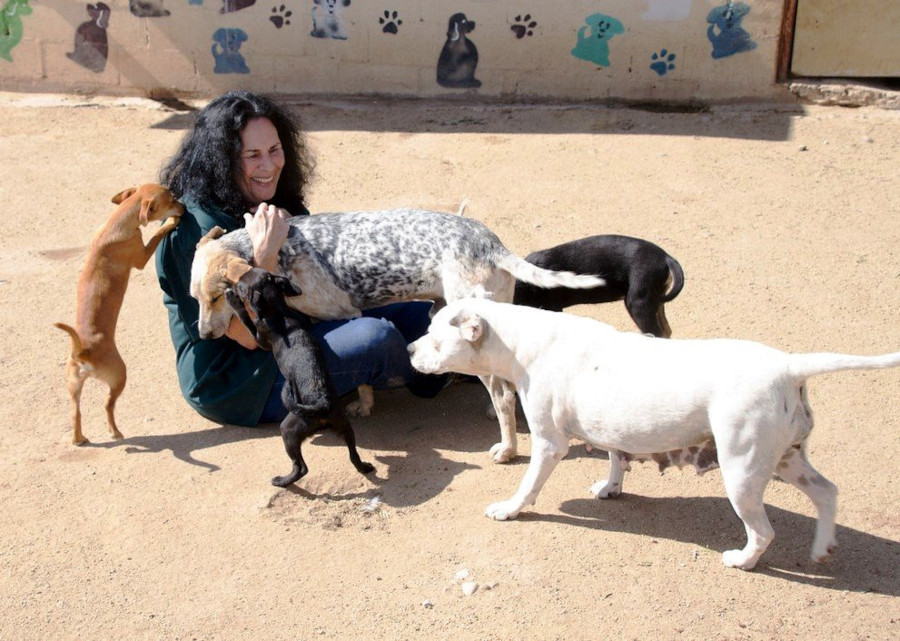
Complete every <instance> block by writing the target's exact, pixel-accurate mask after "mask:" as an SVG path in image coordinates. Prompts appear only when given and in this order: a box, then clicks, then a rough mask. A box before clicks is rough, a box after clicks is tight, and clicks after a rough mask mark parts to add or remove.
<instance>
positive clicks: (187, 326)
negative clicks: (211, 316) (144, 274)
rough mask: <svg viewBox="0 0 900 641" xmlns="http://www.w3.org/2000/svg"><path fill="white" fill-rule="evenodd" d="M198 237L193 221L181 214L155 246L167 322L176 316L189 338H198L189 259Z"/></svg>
mask: <svg viewBox="0 0 900 641" xmlns="http://www.w3.org/2000/svg"><path fill="white" fill-rule="evenodd" d="M199 238H200V228H199V226H198V225H197V221H196V220H195V219H194V217H192V216H185V217H184V218H183V219H182V222H181V224H179V225H178V227H176V228H175V229H174V230H173V231H172V232H171V233H170V234H169V235H168V236H166V237H165V238H164V239H163V240H162V242H161V243H160V244H159V247H158V248H157V250H156V274H157V278H158V279H159V286H160V288H161V289H162V290H163V293H164V294H165V296H164V300H163V302H164V303H165V305H166V308H167V309H168V310H169V314H170V318H169V320H170V323H174V322H176V318H177V319H178V320H179V321H180V324H181V325H182V329H183V330H184V331H186V332H187V333H188V335H189V336H190V338H191V340H192V341H197V340H200V334H199V332H198V329H197V324H198V320H199V318H200V305H199V303H198V302H197V300H196V299H195V298H194V297H193V296H191V294H190V287H191V263H192V262H193V260H194V252H195V250H196V246H197V242H198V240H199ZM173 315H174V316H175V318H173Z"/></svg>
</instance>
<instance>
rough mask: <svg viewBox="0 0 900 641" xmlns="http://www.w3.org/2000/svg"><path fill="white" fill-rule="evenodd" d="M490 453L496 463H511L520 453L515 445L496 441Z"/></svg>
mask: <svg viewBox="0 0 900 641" xmlns="http://www.w3.org/2000/svg"><path fill="white" fill-rule="evenodd" d="M490 453H491V458H492V459H493V460H494V463H509V462H510V461H511V460H513V459H514V458H516V454H518V452H516V448H515V447H514V446H509V445H507V444H506V443H496V444H495V445H494V446H493V447H492V448H491V451H490Z"/></svg>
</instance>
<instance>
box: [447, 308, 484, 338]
mask: <svg viewBox="0 0 900 641" xmlns="http://www.w3.org/2000/svg"><path fill="white" fill-rule="evenodd" d="M450 325H451V327H458V328H459V333H460V335H461V336H462V337H463V338H464V339H465V340H467V341H469V342H470V343H473V344H474V343H477V342H478V341H480V340H481V338H482V337H483V336H484V329H485V323H484V319H483V318H481V317H480V316H476V315H475V314H471V313H469V312H461V313H460V314H458V315H457V316H456V317H455V318H453V319H452V320H451V321H450Z"/></svg>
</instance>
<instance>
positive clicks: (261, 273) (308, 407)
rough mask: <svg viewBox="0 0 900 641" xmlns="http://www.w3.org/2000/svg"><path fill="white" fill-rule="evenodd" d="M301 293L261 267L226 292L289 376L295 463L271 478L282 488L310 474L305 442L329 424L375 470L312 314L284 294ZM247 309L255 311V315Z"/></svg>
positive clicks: (287, 445)
mask: <svg viewBox="0 0 900 641" xmlns="http://www.w3.org/2000/svg"><path fill="white" fill-rule="evenodd" d="M299 295H300V290H299V289H298V288H297V287H296V286H295V285H294V284H293V283H292V282H291V281H290V280H288V279H287V278H284V277H282V276H276V275H274V274H272V273H270V272H267V271H265V270H264V269H259V268H252V269H250V270H249V271H248V272H246V273H245V274H244V275H243V276H242V277H241V279H240V280H239V281H238V282H237V284H236V285H235V286H234V289H229V290H227V291H226V292H225V296H226V300H227V301H228V304H229V305H231V306H232V307H233V308H234V311H235V313H236V314H237V315H238V318H240V319H241V321H242V322H243V323H244V325H246V327H247V329H248V330H249V331H250V333H251V334H252V335H253V337H254V338H255V339H256V342H257V343H259V346H260V347H262V348H263V349H268V350H271V351H272V352H273V354H274V355H275V361H276V362H277V363H278V368H279V369H280V370H281V373H282V374H283V375H284V378H285V384H284V389H283V391H282V393H281V402H282V403H284V406H285V407H286V408H287V409H288V415H287V416H286V417H285V419H284V420H283V421H282V422H281V438H282V439H283V440H284V449H285V451H286V452H287V454H288V456H289V457H291V461H293V463H294V467H293V469H291V472H290V474H287V475H285V476H276V477H274V478H273V479H272V485H277V486H278V487H286V486H288V485H290V484H291V483H293V482H295V481H297V480H299V479H300V478H302V477H303V476H305V475H306V473H307V472H308V471H309V468H308V467H307V466H306V462H305V461H304V460H303V454H302V453H301V451H300V446H301V445H302V444H303V441H304V440H306V439H307V438H308V437H310V436H312V435H313V434H315V433H316V432H322V431H324V430H326V429H328V428H331V429H332V430H334V431H335V432H337V433H338V434H340V435H341V436H343V437H344V441H346V443H347V449H349V450H350V461H351V462H352V463H353V465H354V466H355V467H356V469H357V470H359V471H360V472H361V473H363V474H368V473H369V472H373V471H374V470H375V467H374V466H373V465H371V464H370V463H365V462H363V461H362V460H360V458H359V453H358V452H357V451H356V436H355V435H354V433H353V427H352V426H351V425H350V421H349V420H348V419H347V415H346V414H345V413H344V411H343V409H342V408H341V407H340V404H339V403H338V396H337V392H336V391H335V389H334V385H333V384H332V382H331V378H330V377H329V376H328V372H326V371H325V360H324V358H323V356H322V352H321V350H320V349H319V346H318V345H316V343H315V341H313V339H312V336H311V335H310V333H309V330H310V327H311V326H312V322H311V321H310V319H309V316H307V315H306V314H304V313H302V312H300V311H297V310H296V309H294V308H292V307H288V305H287V304H286V303H285V300H284V297H285V296H299ZM245 304H246V307H245ZM247 308H249V309H250V310H251V311H252V312H253V313H254V314H255V315H256V319H255V320H254V319H252V318H251V317H250V314H249V313H248V312H247Z"/></svg>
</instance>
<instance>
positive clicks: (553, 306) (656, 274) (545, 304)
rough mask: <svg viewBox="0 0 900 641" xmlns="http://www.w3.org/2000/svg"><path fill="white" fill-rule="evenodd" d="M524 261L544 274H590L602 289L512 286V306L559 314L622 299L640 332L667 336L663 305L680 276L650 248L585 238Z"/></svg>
mask: <svg viewBox="0 0 900 641" xmlns="http://www.w3.org/2000/svg"><path fill="white" fill-rule="evenodd" d="M525 260H527V261H528V262H529V263H532V264H533V265H537V266H538V267H543V268H544V269H551V270H562V271H569V272H575V273H576V274H596V275H598V276H600V277H602V278H603V279H604V280H605V281H606V285H604V286H603V287H594V288H593V289H571V288H569V287H554V288H552V289H544V288H541V287H535V286H534V285H530V284H529V283H523V282H522V281H516V290H515V294H514V295H513V303H515V304H517V305H528V306H529V307H538V308H540V309H548V310H550V311H554V312H560V311H562V310H563V309H564V308H566V307H569V306H571V305H583V304H593V303H609V302H612V301H615V300H622V299H623V298H624V299H625V307H626V308H627V309H628V313H629V314H630V315H631V318H632V319H633V320H634V322H635V324H636V325H637V326H638V328H639V329H640V330H641V332H643V333H645V334H653V335H654V336H661V337H664V338H669V337H670V336H671V335H672V330H671V328H670V327H669V323H668V321H667V320H666V314H665V310H664V307H663V306H664V304H665V303H668V302H669V301H671V300H672V299H673V298H675V297H676V296H677V295H678V293H679V292H680V291H681V288H682V287H684V272H683V271H682V269H681V265H680V264H679V263H678V261H677V260H675V259H674V258H672V257H671V256H669V254H667V253H666V252H665V251H663V250H662V249H661V248H660V247H658V246H656V245H654V244H653V243H651V242H648V241H646V240H641V239H640V238H632V237H630V236H617V235H612V234H609V235H601V236H589V237H587V238H582V239H580V240H573V241H572V242H569V243H563V244H562V245H557V246H555V247H550V248H549V249H543V250H541V251H536V252H533V253H531V254H529V255H528V256H526V257H525Z"/></svg>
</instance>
